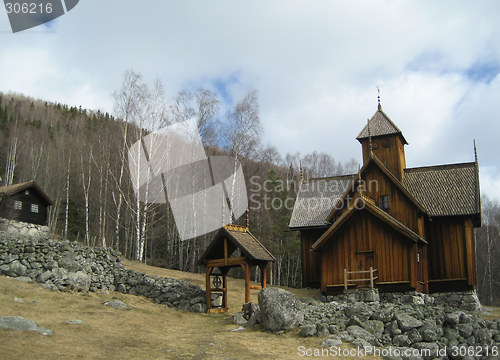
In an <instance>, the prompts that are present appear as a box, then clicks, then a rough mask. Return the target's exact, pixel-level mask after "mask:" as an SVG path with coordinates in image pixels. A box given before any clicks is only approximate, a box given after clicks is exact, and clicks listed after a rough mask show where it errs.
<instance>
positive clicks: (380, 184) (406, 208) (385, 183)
mask: <svg viewBox="0 0 500 360" xmlns="http://www.w3.org/2000/svg"><path fill="white" fill-rule="evenodd" d="M363 179H364V181H365V182H366V191H365V192H364V194H365V195H366V196H368V197H369V198H371V199H373V200H374V201H375V203H376V204H377V205H378V206H380V196H383V195H387V196H388V200H389V210H388V211H387V213H389V214H390V215H391V216H393V217H394V218H396V219H398V220H399V221H400V222H401V223H402V224H404V225H405V226H407V227H408V228H410V229H411V230H413V231H414V232H415V233H417V234H418V233H419V222H418V221H419V220H418V219H419V215H418V213H419V211H418V208H417V206H416V205H415V204H414V203H413V202H412V201H411V200H410V199H409V198H408V197H407V196H406V195H405V194H404V193H403V192H402V191H401V190H400V189H399V188H398V187H397V186H396V185H395V184H394V182H393V181H392V180H391V179H389V177H388V176H387V175H386V174H384V173H383V172H382V170H380V168H379V167H378V166H377V165H375V164H372V165H370V166H368V167H367V168H366V170H365V172H364V174H363Z"/></svg>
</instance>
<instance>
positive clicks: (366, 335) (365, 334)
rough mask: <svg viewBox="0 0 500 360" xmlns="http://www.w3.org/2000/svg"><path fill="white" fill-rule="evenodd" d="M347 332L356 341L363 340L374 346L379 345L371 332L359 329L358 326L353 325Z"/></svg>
mask: <svg viewBox="0 0 500 360" xmlns="http://www.w3.org/2000/svg"><path fill="white" fill-rule="evenodd" d="M347 332H348V333H349V335H351V336H352V337H353V338H354V339H355V340H356V339H361V340H365V341H367V342H369V343H370V344H372V345H378V340H377V339H376V338H375V336H373V335H372V334H371V333H370V332H369V331H367V330H365V329H363V328H362V327H359V326H357V325H352V326H349V327H348V328H347Z"/></svg>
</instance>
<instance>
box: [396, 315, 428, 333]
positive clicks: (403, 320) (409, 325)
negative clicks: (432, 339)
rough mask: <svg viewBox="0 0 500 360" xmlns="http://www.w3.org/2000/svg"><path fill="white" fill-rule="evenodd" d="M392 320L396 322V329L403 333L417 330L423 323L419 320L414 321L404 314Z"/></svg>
mask: <svg viewBox="0 0 500 360" xmlns="http://www.w3.org/2000/svg"><path fill="white" fill-rule="evenodd" d="M394 318H395V319H396V321H397V322H398V327H399V328H400V329H401V330H402V331H403V332H405V331H408V330H411V329H415V328H418V327H420V326H422V325H423V323H422V322H421V321H420V320H418V319H415V318H414V317H413V316H410V315H408V314H405V313H399V314H397V315H396V316H395V317H394Z"/></svg>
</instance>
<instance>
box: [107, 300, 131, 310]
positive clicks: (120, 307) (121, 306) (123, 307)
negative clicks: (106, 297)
mask: <svg viewBox="0 0 500 360" xmlns="http://www.w3.org/2000/svg"><path fill="white" fill-rule="evenodd" d="M104 305H105V306H109V307H112V308H113V309H117V310H126V309H128V308H129V307H128V305H127V304H125V303H124V302H123V301H120V300H116V299H115V300H111V301H107V302H105V303H104Z"/></svg>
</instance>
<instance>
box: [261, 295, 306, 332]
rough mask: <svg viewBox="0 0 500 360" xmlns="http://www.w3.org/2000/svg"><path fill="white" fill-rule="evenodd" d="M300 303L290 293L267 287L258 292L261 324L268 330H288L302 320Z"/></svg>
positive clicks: (302, 314)
mask: <svg viewBox="0 0 500 360" xmlns="http://www.w3.org/2000/svg"><path fill="white" fill-rule="evenodd" d="M303 306H304V305H302V303H301V302H300V301H299V299H297V297H296V296H295V295H293V294H292V293H290V292H288V291H286V290H283V289H280V288H275V287H268V288H265V289H263V290H262V291H261V292H260V293H259V307H260V313H261V317H262V324H263V325H264V327H265V328H266V329H268V330H270V331H273V332H276V331H280V330H290V329H293V328H295V327H296V326H297V325H298V324H299V323H301V322H302V321H303V320H304V313H303Z"/></svg>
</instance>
